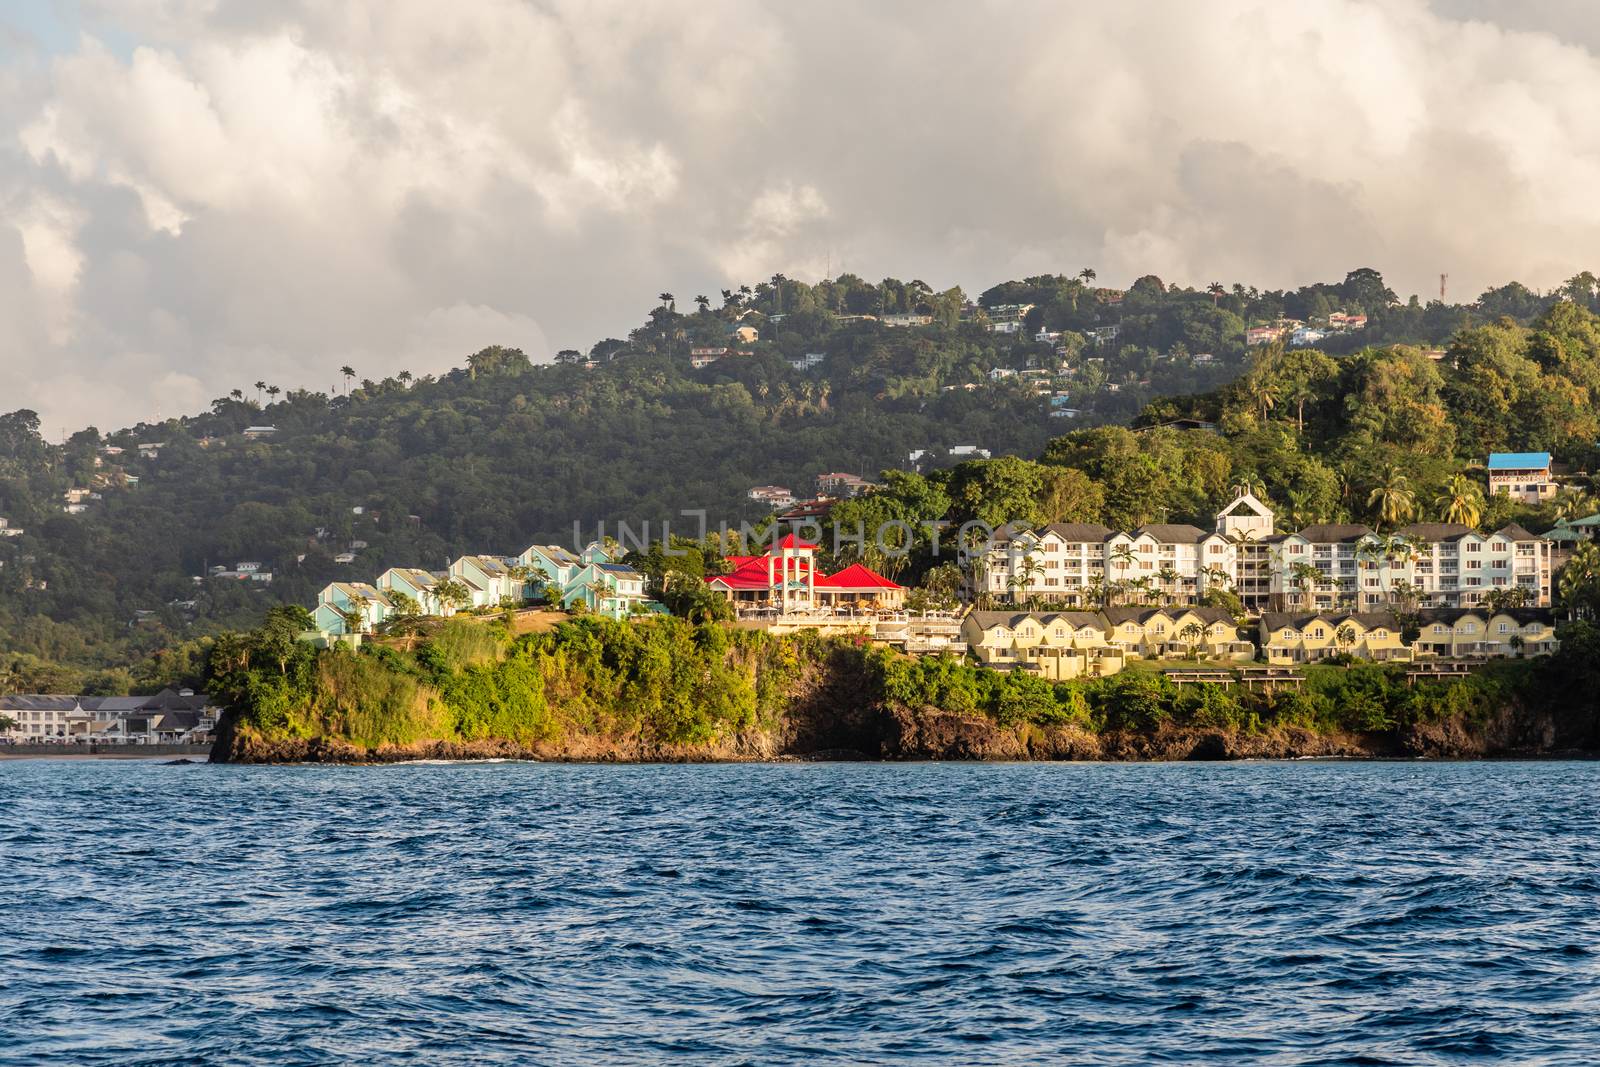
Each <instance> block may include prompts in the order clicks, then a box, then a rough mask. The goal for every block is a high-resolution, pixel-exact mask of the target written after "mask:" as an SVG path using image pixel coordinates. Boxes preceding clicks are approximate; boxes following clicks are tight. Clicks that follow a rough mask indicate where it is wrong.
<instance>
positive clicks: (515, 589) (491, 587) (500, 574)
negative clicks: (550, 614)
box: [449, 556, 526, 608]
mask: <svg viewBox="0 0 1600 1067" xmlns="http://www.w3.org/2000/svg"><path fill="white" fill-rule="evenodd" d="M514 566H516V563H515V562H514V561H513V560H510V559H506V558H504V557H501V556H462V557H461V558H460V559H457V560H456V561H455V562H454V563H452V564H450V570H449V577H450V578H452V579H454V580H455V581H457V582H460V583H461V584H462V585H464V586H466V587H467V593H468V596H469V597H470V599H469V601H468V604H467V606H468V607H474V608H494V607H499V606H501V605H502V604H520V603H522V601H523V600H524V599H526V598H525V597H524V595H523V591H524V586H525V585H526V582H525V581H524V580H523V579H521V578H518V577H514V576H513V575H512V573H511V568H512V567H514Z"/></svg>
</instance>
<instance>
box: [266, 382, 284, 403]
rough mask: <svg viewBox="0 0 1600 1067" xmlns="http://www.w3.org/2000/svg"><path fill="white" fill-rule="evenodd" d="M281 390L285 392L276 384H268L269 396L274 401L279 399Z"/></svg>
mask: <svg viewBox="0 0 1600 1067" xmlns="http://www.w3.org/2000/svg"><path fill="white" fill-rule="evenodd" d="M281 392H283V390H282V389H279V388H278V387H277V386H276V385H269V386H267V396H269V397H271V398H272V399H273V400H274V401H276V400H277V399H278V394H279V393H281Z"/></svg>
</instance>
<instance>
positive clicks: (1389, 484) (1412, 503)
mask: <svg viewBox="0 0 1600 1067" xmlns="http://www.w3.org/2000/svg"><path fill="white" fill-rule="evenodd" d="M1367 507H1369V508H1373V509H1374V511H1375V513H1376V515H1377V517H1378V522H1379V523H1380V524H1384V523H1387V524H1388V525H1389V526H1391V527H1392V526H1399V525H1400V524H1401V523H1403V522H1405V521H1406V520H1407V519H1409V518H1411V517H1412V516H1413V515H1415V514H1416V512H1417V498H1416V495H1415V494H1413V493H1412V492H1411V479H1409V478H1407V477H1406V476H1405V475H1404V474H1402V473H1401V472H1400V469H1399V468H1398V467H1396V466H1394V464H1392V463H1391V464H1390V465H1389V466H1388V467H1385V468H1384V471H1383V475H1382V476H1381V477H1380V478H1379V479H1378V484H1377V485H1376V486H1375V487H1374V488H1373V490H1372V492H1370V493H1368V494H1367Z"/></svg>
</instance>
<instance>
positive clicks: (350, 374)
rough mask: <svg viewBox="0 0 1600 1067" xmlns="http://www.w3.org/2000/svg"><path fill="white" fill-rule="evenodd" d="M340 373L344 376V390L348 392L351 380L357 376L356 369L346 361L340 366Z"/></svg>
mask: <svg viewBox="0 0 1600 1067" xmlns="http://www.w3.org/2000/svg"><path fill="white" fill-rule="evenodd" d="M339 373H340V374H341V375H342V376H343V377H344V391H345V392H346V393H348V392H349V391H350V382H351V381H352V380H353V379H354V378H355V376H356V369H355V368H354V367H352V366H350V365H349V364H348V363H346V364H345V365H344V366H342V367H340V368H339Z"/></svg>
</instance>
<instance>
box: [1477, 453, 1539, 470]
mask: <svg viewBox="0 0 1600 1067" xmlns="http://www.w3.org/2000/svg"><path fill="white" fill-rule="evenodd" d="M1489 469H1490V470H1491V471H1548V470H1549V469H1550V453H1548V452H1490V453H1489Z"/></svg>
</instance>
